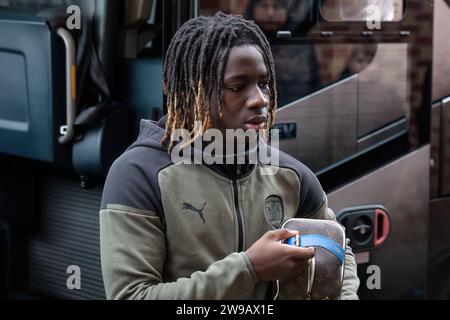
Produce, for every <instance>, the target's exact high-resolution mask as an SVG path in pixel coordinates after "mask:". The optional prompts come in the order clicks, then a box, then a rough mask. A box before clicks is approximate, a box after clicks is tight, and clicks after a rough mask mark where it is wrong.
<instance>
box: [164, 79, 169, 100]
mask: <svg viewBox="0 0 450 320" xmlns="http://www.w3.org/2000/svg"><path fill="white" fill-rule="evenodd" d="M167 88H168V86H167V82H165V81H163V93H164V95H165V96H167V93H168V92H169V90H168V89H167Z"/></svg>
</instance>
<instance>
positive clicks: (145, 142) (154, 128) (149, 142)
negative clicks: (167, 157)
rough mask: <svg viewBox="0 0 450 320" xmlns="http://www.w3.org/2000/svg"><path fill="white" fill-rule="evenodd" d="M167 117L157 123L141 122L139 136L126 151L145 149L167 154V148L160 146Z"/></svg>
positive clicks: (151, 121) (150, 121)
mask: <svg viewBox="0 0 450 320" xmlns="http://www.w3.org/2000/svg"><path fill="white" fill-rule="evenodd" d="M166 120H167V117H163V118H161V120H159V122H157V121H153V120H141V124H140V130H139V136H138V138H137V139H136V141H135V142H134V143H133V144H132V145H131V146H130V147H129V148H128V150H130V149H133V148H136V147H147V148H152V149H157V150H161V151H165V152H167V146H165V145H162V144H161V140H162V139H163V137H164V132H165V127H166Z"/></svg>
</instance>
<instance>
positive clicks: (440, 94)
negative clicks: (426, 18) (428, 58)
mask: <svg viewBox="0 0 450 320" xmlns="http://www.w3.org/2000/svg"><path fill="white" fill-rule="evenodd" d="M449 30H450V6H449V4H448V2H445V1H444V0H435V1H434V43H433V101H438V100H439V99H442V98H444V97H447V96H449V95H450V63H448V60H449V57H450V41H448V32H449Z"/></svg>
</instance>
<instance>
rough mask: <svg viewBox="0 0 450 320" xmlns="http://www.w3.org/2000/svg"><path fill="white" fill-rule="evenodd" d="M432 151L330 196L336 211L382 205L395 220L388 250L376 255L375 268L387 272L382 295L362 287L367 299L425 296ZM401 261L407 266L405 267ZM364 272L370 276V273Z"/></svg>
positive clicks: (372, 256) (403, 160) (383, 276)
mask: <svg viewBox="0 0 450 320" xmlns="http://www.w3.org/2000/svg"><path fill="white" fill-rule="evenodd" d="M429 157H430V147H429V146H426V147H423V148H421V149H419V150H417V151H415V152H413V153H411V154H408V155H406V156H405V157H403V158H401V159H399V160H397V161H395V162H393V163H391V164H388V165H386V166H385V167H383V168H381V169H378V170H376V171H374V172H373V173H370V174H368V175H366V176H364V177H362V178H360V179H358V180H356V181H354V182H352V183H350V184H349V185H347V186H345V187H342V188H340V189H338V190H336V191H334V192H332V193H331V194H329V195H328V200H329V205H330V207H331V208H332V209H333V210H335V211H336V212H338V211H340V210H342V209H344V208H346V207H352V206H357V205H371V204H381V205H383V206H385V207H386V208H387V210H388V212H389V214H390V218H391V228H392V229H391V234H390V237H389V239H388V240H387V242H386V243H385V245H384V246H383V247H382V248H380V249H377V250H374V251H371V253H370V262H369V265H378V266H379V267H380V269H381V290H368V289H367V286H366V283H365V282H364V281H363V282H362V283H361V288H360V295H361V297H362V298H381V299H395V298H404V297H418V296H421V294H424V291H423V290H424V288H425V282H426V262H427V237H428V234H427V233H428V209H429V196H428V195H429V173H430V171H429ZM399 262H401V263H399ZM366 266H367V265H364V266H360V270H359V272H360V273H361V274H362V275H364V274H365V275H366V276H367V273H366V270H365V269H363V270H361V268H363V267H366Z"/></svg>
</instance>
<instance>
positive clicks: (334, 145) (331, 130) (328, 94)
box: [276, 76, 358, 170]
mask: <svg viewBox="0 0 450 320" xmlns="http://www.w3.org/2000/svg"><path fill="white" fill-rule="evenodd" d="M357 83H358V81H357V76H354V77H351V78H349V79H346V80H343V81H341V82H338V83H337V84H335V85H333V86H330V87H328V88H326V89H324V90H320V91H318V92H316V93H314V94H313V95H310V96H308V97H306V98H304V99H301V100H298V101H295V102H293V103H291V104H289V105H287V106H286V107H284V108H281V109H279V110H278V112H277V118H276V119H277V121H276V123H277V124H283V123H295V124H296V126H297V130H298V132H297V135H296V138H295V139H287V140H281V141H280V149H281V150H283V151H285V152H287V153H289V154H290V155H292V156H294V157H296V158H297V159H300V160H301V161H302V162H303V163H305V164H306V165H308V166H309V167H310V168H311V169H312V170H318V169H322V168H324V167H325V166H328V165H330V164H333V163H334V162H336V161H339V160H342V159H343V158H345V157H347V156H350V155H352V154H353V153H354V152H356V131H357V128H356V113H357V105H356V102H357V95H356V93H357Z"/></svg>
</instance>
